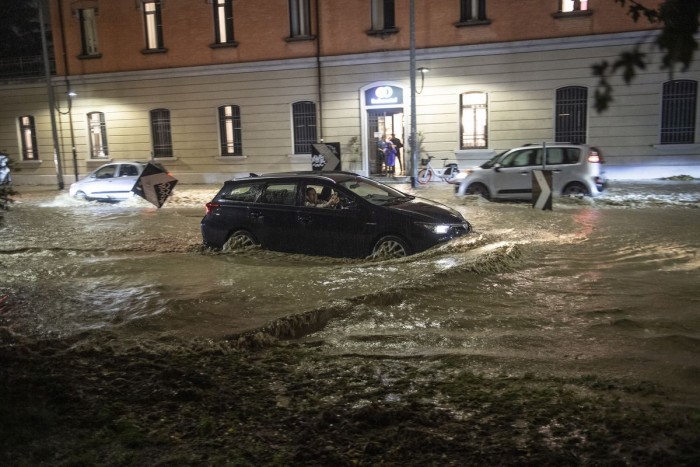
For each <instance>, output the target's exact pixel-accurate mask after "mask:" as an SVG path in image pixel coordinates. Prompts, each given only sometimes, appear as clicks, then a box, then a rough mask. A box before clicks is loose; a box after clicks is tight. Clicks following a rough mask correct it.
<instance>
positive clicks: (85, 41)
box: [78, 8, 100, 56]
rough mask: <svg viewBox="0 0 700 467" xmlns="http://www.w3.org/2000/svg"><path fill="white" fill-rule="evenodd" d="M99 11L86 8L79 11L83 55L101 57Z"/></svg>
mask: <svg viewBox="0 0 700 467" xmlns="http://www.w3.org/2000/svg"><path fill="white" fill-rule="evenodd" d="M96 17H97V9H96V8H85V9H82V10H78V18H79V20H80V39H81V42H82V55H85V56H90V55H99V53H100V52H99V49H98V47H97V20H96Z"/></svg>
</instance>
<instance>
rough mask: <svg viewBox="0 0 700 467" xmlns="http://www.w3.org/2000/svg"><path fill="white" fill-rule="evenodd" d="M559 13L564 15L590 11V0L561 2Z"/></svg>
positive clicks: (563, 0) (566, 0)
mask: <svg viewBox="0 0 700 467" xmlns="http://www.w3.org/2000/svg"><path fill="white" fill-rule="evenodd" d="M559 11H561V12H562V13H570V12H572V11H588V0H560V3H559Z"/></svg>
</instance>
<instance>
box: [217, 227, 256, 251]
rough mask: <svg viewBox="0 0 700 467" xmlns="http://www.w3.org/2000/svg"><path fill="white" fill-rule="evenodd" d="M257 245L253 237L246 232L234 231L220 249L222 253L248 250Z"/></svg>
mask: <svg viewBox="0 0 700 467" xmlns="http://www.w3.org/2000/svg"><path fill="white" fill-rule="evenodd" d="M257 245H259V243H258V241H257V240H256V239H255V237H253V235H252V234H251V233H250V232H248V231H246V230H236V231H235V232H233V233H232V234H231V236H230V237H229V238H228V240H226V243H224V247H223V248H222V249H223V250H224V251H230V250H239V249H241V248H249V247H252V246H257Z"/></svg>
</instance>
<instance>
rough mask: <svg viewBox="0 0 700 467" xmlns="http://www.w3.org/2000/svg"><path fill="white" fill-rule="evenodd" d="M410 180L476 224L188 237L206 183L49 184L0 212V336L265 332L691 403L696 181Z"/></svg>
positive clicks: (698, 352) (696, 339)
mask: <svg viewBox="0 0 700 467" xmlns="http://www.w3.org/2000/svg"><path fill="white" fill-rule="evenodd" d="M432 185H433V186H430V187H428V188H423V187H421V188H419V189H417V190H415V191H414V190H412V189H411V188H410V187H409V186H406V185H398V186H397V188H399V189H401V190H403V191H407V192H412V193H414V194H416V195H418V196H424V197H427V198H431V199H435V200H437V201H441V202H443V203H445V204H448V205H450V206H451V207H454V208H455V209H457V210H459V211H460V212H462V213H463V214H464V216H465V217H466V218H467V219H468V220H469V221H470V222H471V223H472V224H473V226H474V229H475V232H474V233H473V234H471V235H469V236H467V237H464V238H462V239H459V240H457V241H454V242H452V243H449V244H446V245H442V246H439V247H437V248H434V249H431V250H429V251H427V252H424V253H421V254H418V255H415V256H411V257H408V258H404V259H400V260H390V261H383V262H376V261H369V260H345V259H332V258H320V257H308V256H297V255H289V254H281V253H275V252H269V251H264V250H260V249H252V250H247V251H238V252H231V253H221V252H215V251H208V250H205V249H203V248H202V247H201V235H200V231H199V221H200V219H201V217H202V215H203V213H204V207H203V206H204V203H205V202H206V201H208V200H209V199H210V198H211V197H212V196H213V194H214V193H215V192H216V190H217V189H218V187H216V186H189V187H178V188H177V190H176V193H175V194H174V195H173V198H172V199H171V200H169V201H168V203H166V205H165V206H164V207H163V208H162V209H160V210H158V209H156V208H154V207H152V206H151V205H150V204H148V203H146V202H145V201H141V200H133V201H129V202H125V203H121V204H105V203H98V202H90V203H88V202H84V201H77V200H72V199H70V198H69V197H68V195H67V194H66V193H61V192H57V191H51V190H48V189H36V188H34V189H30V190H27V191H26V192H25V191H24V190H23V189H22V187H19V188H18V191H19V192H20V193H22V194H21V196H18V197H17V198H16V200H17V202H16V203H15V204H14V205H13V207H12V209H11V210H10V211H9V212H6V213H5V215H4V221H3V222H2V223H1V224H0V277H1V279H0V295H3V294H8V295H9V299H8V300H7V302H6V305H5V306H4V307H3V308H0V343H2V344H7V343H11V342H12V341H13V340H14V339H32V340H34V339H44V338H57V337H58V338H68V337H70V338H76V337H79V338H84V339H91V338H92V336H93V335H94V333H92V332H89V331H100V332H101V333H102V334H101V335H104V333H108V334H109V335H111V336H113V337H114V338H115V339H116V340H119V341H138V340H144V339H154V338H161V337H163V336H174V337H178V338H185V339H190V338H206V339H213V340H215V339H221V338H230V337H235V336H238V335H240V334H242V333H246V332H250V331H255V330H258V329H266V330H267V331H269V332H270V333H272V334H275V335H277V336H279V337H282V338H299V339H302V340H303V341H306V342H316V341H318V342H323V343H324V344H325V346H326V348H327V349H329V351H330V352H335V353H338V354H371V355H387V356H403V357H411V356H419V355H420V356H439V355H446V354H450V355H452V354H458V355H461V356H468V357H470V359H469V361H470V362H472V363H473V369H474V370H475V371H481V372H487V373H488V372H500V373H511V372H512V373H514V374H524V373H527V372H546V373H548V374H554V375H557V374H561V375H565V376H572V375H586V374H596V375H604V376H606V377H619V378H623V379H627V378H628V379H630V380H635V381H636V380H639V381H653V382H656V383H659V384H664V385H667V386H669V387H672V388H674V391H677V393H676V394H677V397H678V398H679V399H680V400H684V401H686V402H691V403H693V404H698V403H700V396H699V395H698V393H700V391H698V389H699V388H700V358H699V356H700V287H699V286H700V275H699V272H700V257H699V256H698V251H699V250H700V236H698V232H700V183H698V182H697V181H690V182H687V181H686V182H680V181H678V182H676V181H655V182H644V183H642V182H634V183H633V182H618V183H613V186H612V187H611V188H610V190H609V191H608V193H606V194H605V195H604V196H603V197H602V198H599V199H595V200H591V199H560V200H555V205H554V210H553V211H537V210H534V209H532V208H531V206H530V204H527V203H524V204H521V203H490V202H487V201H485V200H482V199H480V198H475V197H465V198H456V197H455V196H454V195H453V191H452V189H451V186H448V185H438V184H432Z"/></svg>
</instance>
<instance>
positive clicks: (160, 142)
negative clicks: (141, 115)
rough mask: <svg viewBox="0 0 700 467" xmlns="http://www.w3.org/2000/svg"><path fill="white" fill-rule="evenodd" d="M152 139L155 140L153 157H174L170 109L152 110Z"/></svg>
mask: <svg viewBox="0 0 700 467" xmlns="http://www.w3.org/2000/svg"><path fill="white" fill-rule="evenodd" d="M151 137H152V139H153V157H172V156H173V141H172V135H171V130H170V111H169V110H168V109H154V110H151Z"/></svg>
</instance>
